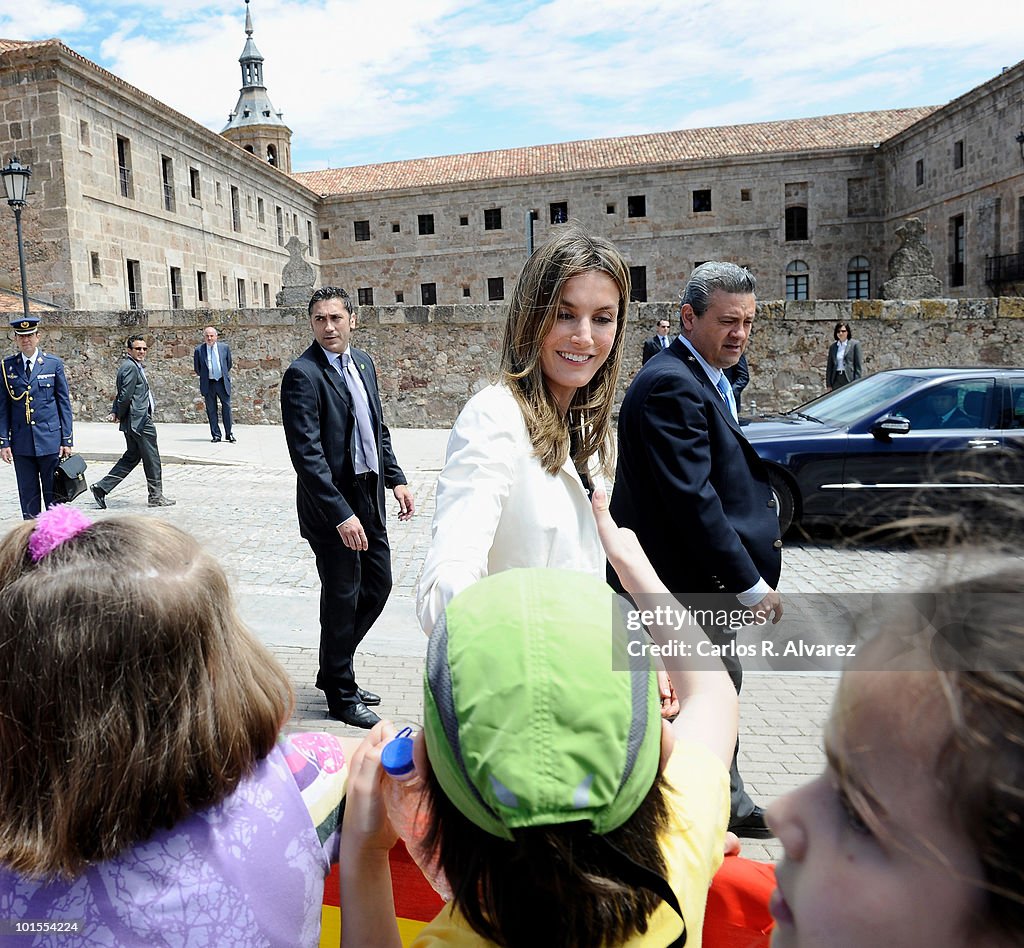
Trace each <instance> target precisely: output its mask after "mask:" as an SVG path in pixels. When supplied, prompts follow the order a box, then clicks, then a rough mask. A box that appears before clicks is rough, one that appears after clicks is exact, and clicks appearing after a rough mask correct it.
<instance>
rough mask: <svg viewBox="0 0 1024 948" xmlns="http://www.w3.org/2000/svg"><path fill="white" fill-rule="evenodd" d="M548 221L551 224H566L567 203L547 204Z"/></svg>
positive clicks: (567, 215) (567, 217)
mask: <svg viewBox="0 0 1024 948" xmlns="http://www.w3.org/2000/svg"><path fill="white" fill-rule="evenodd" d="M548 214H549V217H548V219H549V220H550V222H551V223H552V224H566V223H568V221H569V202H568V201H552V202H551V203H550V204H548Z"/></svg>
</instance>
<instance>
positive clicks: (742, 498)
mask: <svg viewBox="0 0 1024 948" xmlns="http://www.w3.org/2000/svg"><path fill="white" fill-rule="evenodd" d="M610 507H611V514H612V517H613V518H614V519H615V521H616V522H617V523H618V524H619V526H622V527H630V528H631V529H633V530H634V531H635V532H636V534H637V537H638V538H639V540H640V544H641V546H643V548H644V551H645V552H646V553H647V555H648V557H649V558H650V560H651V563H652V565H653V566H654V568H655V570H656V571H657V572H658V575H659V576H660V577H661V579H662V581H663V582H664V583H665V585H666V586H668V588H669V590H670V591H671V592H673V593H680V594H685V593H688V592H693V593H715V592H729V593H738V592H743V591H744V590H747V589H749V588H751V587H752V586H753V585H754V584H755V583H756V582H757V580H758V578H759V577H761V578H763V579H764V580H766V581H767V582H768V583H769V584H770V585H771V586H772V588H775V587H776V585H777V584H778V581H779V575H780V573H781V570H782V541H781V540H780V538H779V523H778V516H777V513H776V508H775V501H774V499H773V497H772V490H771V486H770V484H769V481H768V472H767V470H766V468H765V466H764V464H762V462H761V460H760V458H758V456H757V454H756V452H755V451H754V449H753V448H752V447H751V445H750V442H748V441H747V439H746V437H744V435H743V433H742V431H741V430H740V426H739V425H738V424H737V423H736V421H735V420H734V419H733V417H732V413H731V412H730V411H729V406H728V405H727V403H726V402H725V400H724V399H723V398H722V397H721V395H720V394H719V392H718V390H717V389H716V388H715V386H714V385H713V384H712V382H711V380H710V379H709V378H708V376H707V374H706V373H705V372H704V370H703V368H702V367H701V365H700V363H699V362H698V361H697V359H696V357H695V356H694V355H693V353H692V352H690V350H689V349H688V348H687V347H686V346H685V345H684V344H683V343H682V342H681V341H680V340H679V339H678V338H677V339H675V340H673V342H672V345H671V346H670V347H669V348H668V351H667V352H666V353H665V354H664V355H662V356H659V357H658V358H657V359H655V360H653V361H652V362H650V363H649V364H648V365H647V366H645V367H644V368H643V369H641V370H640V372H639V373H638V375H637V376H636V378H635V379H634V380H633V382H632V384H631V385H630V387H629V389H628V391H627V392H626V396H625V398H624V399H623V402H622V409H621V411H620V412H619V455H618V467H617V469H616V474H615V490H614V491H613V493H612V499H611V505H610Z"/></svg>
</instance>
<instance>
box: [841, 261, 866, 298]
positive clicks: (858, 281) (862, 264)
mask: <svg viewBox="0 0 1024 948" xmlns="http://www.w3.org/2000/svg"><path fill="white" fill-rule="evenodd" d="M862 291H863V292H862ZM846 298H847V299H848V300H868V299H871V262H870V261H869V260H868V258H867V257H865V256H863V255H860V254H859V255H858V256H856V257H851V258H850V262H849V263H847V264H846Z"/></svg>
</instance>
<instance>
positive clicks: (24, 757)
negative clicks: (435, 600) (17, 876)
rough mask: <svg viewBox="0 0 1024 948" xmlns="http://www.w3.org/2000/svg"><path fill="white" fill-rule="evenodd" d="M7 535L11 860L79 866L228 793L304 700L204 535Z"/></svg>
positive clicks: (2, 701) (1, 553)
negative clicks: (45, 544) (44, 546)
mask: <svg viewBox="0 0 1024 948" xmlns="http://www.w3.org/2000/svg"><path fill="white" fill-rule="evenodd" d="M34 526H35V524H34V523H26V524H25V525H23V526H20V527H17V528H16V529H14V530H13V531H11V533H9V534H8V535H7V537H6V538H5V539H4V540H3V541H2V542H0V761H2V762H3V764H2V766H0V862H2V863H3V864H5V865H6V866H7V867H8V868H10V869H12V870H14V871H16V872H19V873H22V874H25V875H32V876H42V877H54V876H64V877H73V876H75V875H77V874H79V873H80V872H81V871H82V869H83V868H84V867H85V866H86V865H87V864H89V863H94V862H100V861H103V860H107V859H110V858H113V857H114V856H116V855H117V854H118V853H119V852H120V851H121V850H123V849H125V848H126V847H128V846H131V845H133V844H134V843H136V842H139V841H141V840H144V839H146V838H147V837H148V836H150V835H151V834H152V833H153V832H154V831H155V830H157V829H159V828H166V827H171V826H173V825H174V824H175V823H176V822H178V821H179V820H181V819H182V818H183V817H185V816H188V815H189V814H190V813H192V812H194V811H197V810H201V809H203V808H205V807H208V806H210V805H212V804H215V803H217V802H219V801H220V800H222V799H224V798H225V797H227V796H228V795H229V794H231V793H232V792H233V791H234V790H235V788H236V787H237V786H238V783H239V781H240V780H241V779H242V778H243V777H245V776H246V775H247V774H249V773H250V772H251V771H252V769H253V767H254V766H255V764H256V762H257V761H258V760H260V759H261V758H263V757H265V756H266V755H267V754H268V753H269V752H270V750H271V749H272V747H273V746H274V743H275V741H276V739H277V734H278V731H279V730H280V728H281V726H282V725H283V724H284V723H285V722H286V721H287V719H288V716H289V715H290V713H291V709H292V705H293V697H292V691H291V685H290V684H289V681H288V677H287V675H286V673H285V671H284V669H283V668H281V666H280V665H279V664H278V663H277V662H276V660H275V659H274V657H273V656H272V655H271V654H270V653H269V652H268V651H267V650H266V649H265V648H264V647H263V646H262V645H261V644H260V643H259V642H258V641H257V640H256V639H255V638H254V637H253V635H252V634H251V633H250V632H249V631H248V630H247V629H246V627H245V626H244V625H243V623H242V621H241V619H240V618H239V616H238V614H237V612H236V610H235V607H234V604H233V602H232V598H231V592H230V590H229V587H228V582H227V577H226V576H225V575H224V571H223V570H222V569H221V567H220V566H219V564H218V563H217V562H216V560H215V559H214V558H213V557H212V556H210V555H209V554H207V553H206V552H204V551H203V549H202V548H201V547H200V546H199V544H198V543H197V542H196V540H195V539H194V538H193V537H191V536H189V535H188V534H186V533H184V532H183V531H181V530H179V529H177V528H176V527H173V526H170V525H169V524H166V523H163V522H161V521H158V520H148V519H143V518H140V517H112V518H110V519H107V520H101V521H99V522H98V523H95V524H93V525H92V526H90V527H88V528H87V529H86V530H85V531H83V532H82V533H80V534H78V535H77V536H75V537H72V538H71V539H69V540H67V541H65V542H64V543H63V544H61V545H60V546H59V547H57V548H56V549H55V550H53V551H52V552H50V553H49V554H48V555H46V556H45V557H43V558H42V559H41V560H40V561H39V562H38V563H33V562H32V560H31V558H30V556H29V555H28V552H27V544H28V541H29V538H30V536H31V533H32V530H33V529H34Z"/></svg>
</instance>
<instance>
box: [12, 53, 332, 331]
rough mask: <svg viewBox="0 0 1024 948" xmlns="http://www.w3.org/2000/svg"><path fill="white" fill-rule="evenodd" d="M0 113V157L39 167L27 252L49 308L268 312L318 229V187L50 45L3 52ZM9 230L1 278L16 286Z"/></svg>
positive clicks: (34, 288)
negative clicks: (298, 248) (296, 248)
mask: <svg viewBox="0 0 1024 948" xmlns="http://www.w3.org/2000/svg"><path fill="white" fill-rule="evenodd" d="M0 115H2V116H3V118H4V121H3V122H2V123H0V153H2V154H5V155H6V154H10V153H15V152H16V153H17V154H18V155H19V157H20V158H21V159H22V161H23V163H26V164H30V165H31V167H32V179H31V190H30V193H29V203H28V206H27V208H26V210H25V214H24V233H25V248H26V257H27V266H28V282H29V286H30V291H31V294H32V295H33V296H34V297H36V298H39V299H41V300H45V301H47V302H53V303H56V304H58V305H61V306H64V307H68V308H72V309H79V310H98V311H103V310H111V309H129V308H135V307H138V308H143V307H151V308H157V307H159V308H172V307H174V306H175V305H177V306H182V307H189V308H196V307H197V306H200V307H208V308H210V309H218V310H219V309H228V308H238V307H239V304H240V303H242V304H244V305H245V306H265V305H266V306H272V305H273V304H274V300H275V297H276V294H277V292H278V291H279V290H280V288H281V272H282V270H283V268H284V266H285V264H286V263H287V262H288V253H287V251H286V250H285V243H286V242H287V240H288V239H289V237H291V236H297V237H298V238H299V239H300V240H301V241H302V242H303V243H305V244H309V243H310V238H311V237H312V236H313V235H314V234H315V232H316V220H317V201H318V197H317V195H316V194H315V193H313V192H312V191H310V190H309V189H308V188H306V187H304V186H303V185H301V184H299V183H298V182H296V181H295V180H294V179H293V178H291V177H289V176H288V175H286V174H284V173H283V172H282V171H280V170H278V169H277V168H274V167H272V166H270V165H269V164H267V162H265V161H262V160H259V159H258V158H256V157H255V156H253V155H251V154H249V153H248V152H246V151H245V150H244V149H243V148H241V147H239V146H237V145H234V144H232V143H231V142H228V141H227V140H225V139H224V138H221V137H220V136H219V135H216V134H214V133H213V132H211V131H209V130H208V129H206V128H203V127H202V126H200V125H198V124H197V123H195V122H193V121H192V120H190V119H188V118H186V117H185V116H183V115H180V114H178V113H176V112H174V111H172V110H171V109H169V108H168V107H167V106H165V105H163V104H162V103H160V102H158V101H157V100H155V99H153V98H151V97H150V96H147V95H145V94H144V93H142V92H140V91H139V90H137V89H134V88H132V87H131V86H129V85H127V84H126V83H123V82H121V81H120V80H119V79H117V78H116V77H115V76H113V75H111V74H109V73H106V72H104V71H103V70H101V69H99V67H97V66H95V65H94V64H92V63H90V62H88V61H87V60H84V59H82V57H80V56H78V55H77V54H76V53H74V52H73V51H72V50H70V49H68V48H67V47H65V46H63V45H62V44H60V43H59V42H57V41H55V40H51V41H47V42H44V43H35V44H17V45H15V47H14V48H10V49H7V50H0ZM8 229H10V230H12V231H13V228H6V227H4V228H0V282H4V283H7V285H9V286H10V285H20V280H19V279H18V277H17V250H16V247H13V246H12V245H13V239H12V236H9V235H8V233H7V231H8ZM315 252H316V243H315V242H314V243H313V253H314V254H315ZM129 261H133V263H129ZM309 262H310V265H311V266H313V267H314V268H316V270H317V271H319V261H318V260H317V259H316V258H315V256H314V257H313V258H312V259H310V261H309ZM172 270H173V274H172ZM199 274H202V276H199ZM201 285H202V291H203V292H202V296H203V297H204V298H203V299H200V286H201ZM242 288H244V289H242Z"/></svg>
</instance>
